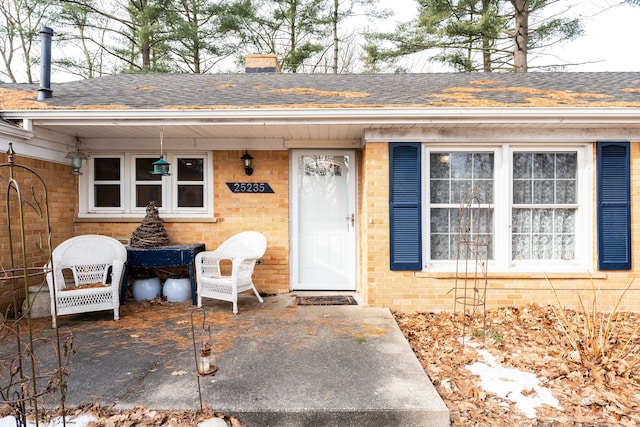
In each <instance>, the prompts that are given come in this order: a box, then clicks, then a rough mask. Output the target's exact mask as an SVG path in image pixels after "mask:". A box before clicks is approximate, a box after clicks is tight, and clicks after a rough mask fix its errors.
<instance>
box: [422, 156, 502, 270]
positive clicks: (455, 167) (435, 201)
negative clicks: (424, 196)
mask: <svg viewBox="0 0 640 427" xmlns="http://www.w3.org/2000/svg"><path fill="white" fill-rule="evenodd" d="M429 165H430V173H429V176H430V179H429V189H430V203H431V205H432V207H431V209H430V215H431V216H430V221H431V232H430V233H431V235H430V249H431V259H432V260H456V259H458V257H462V258H465V257H470V258H475V257H476V256H477V257H478V258H479V259H482V260H484V259H486V257H487V253H488V254H489V257H490V258H492V256H493V248H492V246H490V244H491V242H490V240H491V237H492V234H493V232H492V231H490V235H489V234H487V231H488V228H489V224H488V222H489V219H488V218H487V215H493V209H490V210H487V207H488V206H487V205H488V204H490V203H492V199H493V189H494V179H493V175H494V168H495V166H494V154H493V153H489V152H486V153H460V152H456V153H448V152H432V153H430V155H429ZM463 202H464V203H471V205H472V208H471V209H465V210H463V211H462V212H463V213H464V214H465V215H467V214H468V215H469V218H468V219H467V218H464V219H463V221H462V225H461V224H460V220H459V216H460V212H461V210H460V205H461V203H463ZM433 205H446V206H433ZM482 205H485V206H484V207H482ZM479 207H482V209H480V210H479V209H478V208H479ZM478 215H480V217H478ZM461 226H462V227H463V231H465V232H468V233H467V234H463V235H462V236H460V235H459V229H460V227H461ZM461 237H462V239H463V241H464V242H468V241H469V239H471V240H472V242H471V245H466V244H464V243H463V245H462V246H460V248H459V244H458V240H459V239H460V238H461ZM459 250H460V253H459Z"/></svg>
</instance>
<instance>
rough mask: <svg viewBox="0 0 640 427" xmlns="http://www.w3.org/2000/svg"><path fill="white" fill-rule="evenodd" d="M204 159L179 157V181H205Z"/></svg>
mask: <svg viewBox="0 0 640 427" xmlns="http://www.w3.org/2000/svg"><path fill="white" fill-rule="evenodd" d="M203 171H204V160H203V159H178V181H203V180H204V172H203Z"/></svg>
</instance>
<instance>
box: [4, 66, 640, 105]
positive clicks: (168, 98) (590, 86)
mask: <svg viewBox="0 0 640 427" xmlns="http://www.w3.org/2000/svg"><path fill="white" fill-rule="evenodd" d="M51 88H52V90H53V98H51V99H47V100H45V101H37V100H36V99H37V94H38V91H37V90H38V85H33V84H7V83H4V84H3V83H0V110H34V109H36V110H37V109H223V108H227V109H228V108H278V107H281V108H309V107H316V108H336V107H342V108H358V107H359V108H381V107H508V106H518V107H636V108H637V107H640V72H603V73H567V72H555V73H491V74H488V73H487V74H485V73H440V74H337V75H336V74H257V73H255V74H119V75H113V76H107V77H100V78H95V79H90V80H78V81H73V82H65V83H54V84H52V87H51Z"/></svg>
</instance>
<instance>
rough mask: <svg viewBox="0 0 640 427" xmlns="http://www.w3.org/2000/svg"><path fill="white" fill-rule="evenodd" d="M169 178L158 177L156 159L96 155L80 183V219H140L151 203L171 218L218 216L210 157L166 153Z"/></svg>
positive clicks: (93, 155)
mask: <svg viewBox="0 0 640 427" xmlns="http://www.w3.org/2000/svg"><path fill="white" fill-rule="evenodd" d="M165 159H166V160H167V161H168V162H169V163H171V171H170V173H171V174H170V175H168V176H161V175H154V174H152V173H151V171H152V170H153V162H155V161H157V160H158V156H157V155H150V154H136V153H130V154H117V155H112V154H108V153H96V154H91V155H90V156H89V159H88V161H87V166H86V168H85V172H84V174H83V175H82V176H81V177H80V212H79V216H80V217H81V218H82V217H84V218H87V217H98V216H99V217H119V218H129V217H131V218H139V217H140V216H143V215H144V214H145V212H146V206H147V205H148V203H149V202H150V201H155V202H156V203H157V205H158V210H159V212H160V213H161V214H162V215H163V216H164V217H167V218H210V217H212V216H213V167H212V163H211V162H212V160H211V156H210V154H209V153H178V152H175V153H165Z"/></svg>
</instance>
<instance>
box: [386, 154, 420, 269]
mask: <svg viewBox="0 0 640 427" xmlns="http://www.w3.org/2000/svg"><path fill="white" fill-rule="evenodd" d="M420 152H421V144H420V143H418V142H409V143H394V142H392V143H389V222H390V238H391V239H390V240H391V248H390V249H391V270H421V269H422V213H421V200H420V199H421V188H422V184H421V177H420V174H421V167H420Z"/></svg>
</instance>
